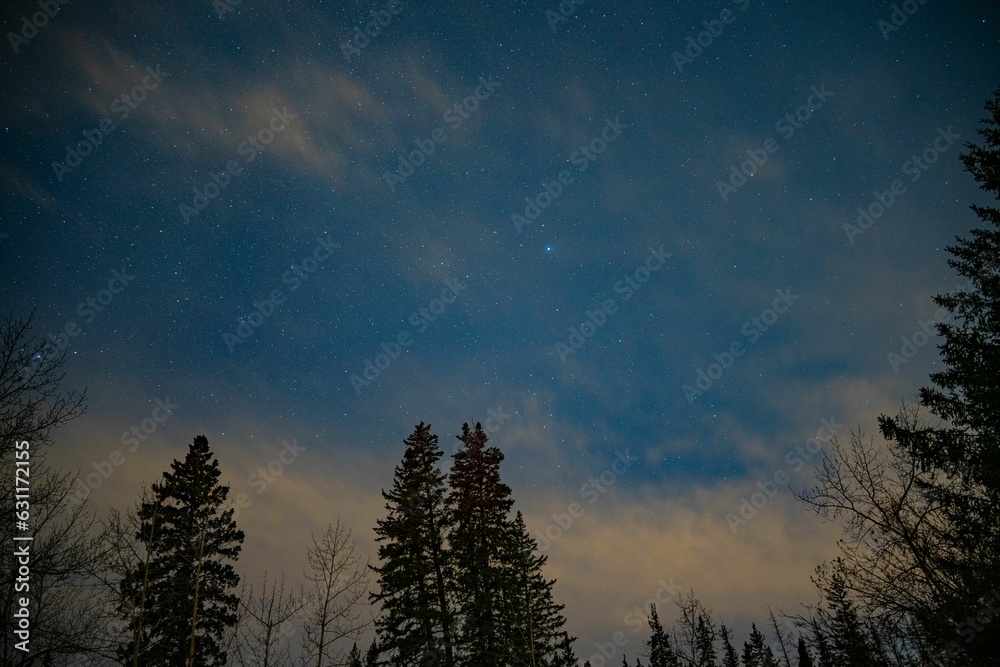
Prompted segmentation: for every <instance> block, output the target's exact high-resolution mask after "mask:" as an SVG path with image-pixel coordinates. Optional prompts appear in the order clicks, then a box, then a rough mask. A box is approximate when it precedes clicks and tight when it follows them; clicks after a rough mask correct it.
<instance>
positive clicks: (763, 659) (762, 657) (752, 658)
mask: <svg viewBox="0 0 1000 667" xmlns="http://www.w3.org/2000/svg"><path fill="white" fill-rule="evenodd" d="M751 628H752V629H751V631H750V640H749V641H747V642H744V643H743V664H744V666H745V667H778V659H777V658H775V657H774V652H773V651H772V650H771V647H770V646H767V645H766V644H765V643H764V635H763V634H761V632H760V630H758V629H757V625H756V624H753V625H752V626H751Z"/></svg>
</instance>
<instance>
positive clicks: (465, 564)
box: [449, 423, 513, 667]
mask: <svg viewBox="0 0 1000 667" xmlns="http://www.w3.org/2000/svg"><path fill="white" fill-rule="evenodd" d="M459 439H460V440H461V441H462V443H463V445H464V447H463V448H462V449H460V450H459V451H458V452H456V453H455V454H454V460H455V461H454V465H453V466H452V470H451V474H450V476H449V483H450V496H449V499H450V505H451V508H452V511H453V519H452V522H453V524H454V529H453V530H452V533H451V539H450V545H451V550H452V557H453V563H454V568H455V569H454V572H455V592H456V599H457V606H458V610H459V613H460V615H461V617H462V627H461V632H460V633H459V637H460V646H461V652H462V660H463V663H464V664H467V665H475V666H476V667H501V666H502V665H504V660H505V656H507V655H508V650H507V648H506V647H505V646H504V645H503V643H504V642H503V641H502V640H501V638H502V637H503V636H504V635H505V634H506V633H505V628H503V627H502V623H503V615H502V612H503V607H502V601H503V598H504V596H505V595H507V596H510V591H509V590H507V589H506V588H505V586H509V580H510V579H509V576H507V574H506V572H505V569H506V566H505V565H504V561H503V559H504V557H505V555H506V554H505V542H507V541H508V536H509V532H510V531H509V519H508V514H509V512H510V508H511V506H512V505H513V500H511V498H510V487H509V486H507V485H506V484H504V483H503V482H502V481H501V480H500V462H501V461H503V458H504V457H503V453H501V452H500V450H499V449H497V448H496V447H486V442H487V440H488V438H487V436H486V433H485V432H484V431H483V428H482V426H481V425H480V424H478V423H477V424H476V426H475V429H470V428H469V425H468V424H463V425H462V435H460V436H459Z"/></svg>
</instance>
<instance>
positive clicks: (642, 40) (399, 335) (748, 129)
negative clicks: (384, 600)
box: [0, 0, 1000, 660]
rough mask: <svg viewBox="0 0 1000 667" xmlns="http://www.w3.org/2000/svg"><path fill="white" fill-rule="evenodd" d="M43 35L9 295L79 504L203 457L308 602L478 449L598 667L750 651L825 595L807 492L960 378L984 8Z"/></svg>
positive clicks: (9, 59)
mask: <svg viewBox="0 0 1000 667" xmlns="http://www.w3.org/2000/svg"><path fill="white" fill-rule="evenodd" d="M50 1H51V4H52V7H50V8H49V11H50V12H55V9H54V8H58V12H57V13H55V15H54V16H52V17H51V18H50V17H48V16H45V15H44V12H43V9H40V8H39V3H38V2H37V1H36V2H25V1H23V0H16V1H15V2H12V3H7V4H6V6H5V8H4V10H3V19H2V25H3V29H4V33H5V34H6V37H5V42H6V43H5V44H4V45H3V47H2V48H0V52H2V53H3V55H2V56H0V62H2V73H0V76H2V90H3V104H2V112H0V192H2V197H3V206H2V211H0V232H2V237H0V256H2V258H3V275H4V278H3V282H2V291H0V303H2V305H3V310H4V311H5V312H10V311H13V312H14V313H15V314H18V315H20V316H25V315H27V314H28V313H29V312H30V311H31V310H32V309H34V310H35V313H36V318H37V319H36V329H35V333H36V334H38V335H45V336H50V337H51V340H53V341H54V343H53V347H54V348H65V351H66V354H67V364H66V366H67V370H68V371H69V373H68V375H67V377H66V379H65V381H64V388H66V389H71V388H83V387H86V388H87V389H88V391H89V394H90V403H89V411H88V413H87V414H86V415H85V416H84V417H83V418H81V419H79V420H77V421H75V422H73V423H72V424H71V425H70V426H68V427H66V428H64V429H62V430H61V431H59V432H57V433H56V443H55V445H54V446H53V448H52V450H51V456H50V461H51V462H53V463H55V464H56V465H60V466H64V467H66V468H68V469H72V470H80V471H81V473H82V474H83V476H84V477H86V476H87V475H88V473H94V472H95V470H96V469H98V468H101V467H102V462H104V461H109V460H110V459H111V458H112V457H114V460H115V461H116V463H114V464H113V471H112V472H111V474H110V475H109V476H108V478H107V479H104V478H100V479H99V483H97V484H96V485H95V486H94V488H92V489H87V490H86V491H87V492H88V493H89V500H88V502H89V503H90V504H91V507H92V508H93V509H94V510H95V511H97V512H99V513H103V512H105V511H107V509H108V508H109V507H112V506H115V507H119V508H124V507H125V506H127V505H128V504H130V503H131V502H134V500H135V499H136V498H137V496H138V493H139V490H140V487H141V485H142V484H143V483H149V482H152V481H155V479H156V478H157V477H158V475H159V474H160V473H161V472H163V471H164V470H167V469H168V467H169V463H170V461H171V460H173V459H174V458H182V457H183V454H184V452H185V451H186V448H187V445H188V444H189V443H190V442H191V441H192V439H193V438H194V436H196V435H199V434H204V435H206V436H207V437H208V439H209V442H210V445H211V447H212V449H213V451H214V452H215V454H216V456H217V457H218V458H219V460H220V465H221V468H222V470H223V476H224V479H225V480H226V481H227V482H228V483H229V484H230V485H231V488H232V493H233V495H238V494H241V493H242V494H245V496H244V498H246V499H249V504H248V506H246V507H244V508H241V510H240V514H239V516H238V519H237V521H238V523H239V525H240V527H241V528H243V529H244V530H245V531H246V533H247V540H246V543H245V545H244V550H243V556H242V557H241V559H240V564H239V569H240V571H241V572H243V573H244V574H246V575H247V576H249V577H250V578H251V580H256V577H258V576H259V575H260V574H261V573H263V571H264V569H270V570H271V571H272V572H278V571H285V572H287V573H288V574H289V575H290V576H292V577H297V576H299V575H300V574H301V570H302V568H303V567H304V565H305V545H306V542H307V541H308V536H309V532H310V531H321V530H322V529H323V528H324V527H325V526H326V524H327V523H330V522H333V521H335V520H336V518H337V517H338V516H340V517H342V518H343V519H344V520H345V522H346V523H347V524H348V525H349V526H350V527H351V528H352V529H353V531H354V534H355V536H356V537H357V539H358V541H359V543H360V545H361V547H362V548H363V549H364V550H365V552H366V553H368V554H373V553H374V533H373V532H372V528H373V526H374V522H375V519H376V518H378V517H379V516H381V515H382V509H381V504H382V500H381V498H380V496H379V491H380V489H382V488H388V487H389V486H390V485H391V481H392V473H393V466H394V465H396V464H397V463H398V461H399V460H400V459H401V457H402V452H403V446H402V443H401V441H402V440H403V438H405V437H406V436H407V435H408V434H409V433H410V432H411V431H412V429H413V426H414V425H415V424H416V423H417V422H420V421H424V422H429V423H430V424H432V427H433V428H432V430H433V431H434V432H436V433H437V434H438V435H439V436H440V438H441V443H442V447H443V449H444V450H445V451H446V453H447V454H449V455H450V454H451V453H452V452H453V451H454V450H455V445H456V444H457V440H456V439H455V434H456V433H458V432H459V429H460V427H461V424H462V423H463V422H465V421H468V422H470V423H472V422H475V421H481V422H483V425H484V427H485V428H486V429H487V431H488V432H489V434H490V437H491V443H492V444H494V445H496V446H498V447H500V448H501V450H502V451H503V452H504V453H505V454H506V459H505V462H504V464H503V468H502V474H503V475H504V479H505V481H507V482H508V483H509V484H510V485H511V487H512V488H513V493H514V498H515V501H516V503H515V507H516V508H518V509H521V510H522V511H523V512H524V513H525V517H526V521H527V524H528V527H529V529H530V530H531V531H532V532H533V533H534V534H535V535H536V537H537V538H538V539H539V541H540V542H541V543H542V545H543V547H544V548H545V551H546V554H547V555H548V556H549V564H548V574H549V576H552V577H556V578H558V579H559V582H558V584H557V585H556V588H555V594H556V597H557V600H558V601H561V602H563V603H565V604H566V605H567V607H566V615H567V617H568V620H569V630H570V631H571V632H572V633H574V634H576V635H577V636H578V637H579V642H578V643H577V646H576V648H577V653H578V655H579V656H580V657H581V660H582V659H584V658H587V657H589V656H590V655H591V654H592V653H593V652H594V650H595V649H594V644H595V642H601V641H606V640H607V639H608V638H609V637H610V636H611V634H612V633H613V632H615V631H618V630H621V631H624V632H625V633H626V635H627V636H628V637H629V640H630V642H631V644H630V645H629V646H627V647H626V648H625V651H626V652H627V653H628V654H629V655H630V656H631V655H635V653H636V651H637V650H638V649H639V648H640V646H639V642H640V640H641V639H644V638H645V636H646V633H645V632H636V630H637V626H635V625H630V624H628V623H626V617H627V614H629V612H630V611H631V610H632V609H633V608H635V607H636V606H642V605H643V603H644V601H645V600H646V599H648V598H651V597H653V596H655V595H656V594H657V592H658V591H662V590H665V589H666V588H669V589H670V590H671V591H674V592H675V593H676V591H678V590H688V589H691V588H693V589H694V591H695V593H696V594H698V595H699V596H700V597H701V598H702V600H703V601H704V602H705V604H706V605H707V606H708V607H709V608H711V609H713V610H714V611H715V612H716V614H717V615H718V616H719V617H720V618H721V619H722V620H724V621H725V622H727V623H728V624H730V625H732V626H735V627H736V629H737V631H738V633H740V634H738V635H737V638H738V640H739V641H740V642H742V640H743V638H745V637H744V636H742V633H744V632H745V631H746V630H748V629H749V623H750V621H751V620H755V621H757V622H760V621H761V620H763V619H764V618H766V613H767V606H768V605H770V606H771V607H772V608H774V609H776V610H777V609H781V610H784V611H788V612H797V611H799V610H800V608H799V604H800V603H804V602H814V601H815V599H816V594H815V592H814V589H813V587H812V584H811V583H810V581H809V575H810V574H811V572H812V568H813V567H814V566H815V565H817V564H819V563H820V562H821V561H822V560H824V559H826V558H829V557H831V556H832V555H834V554H835V545H834V540H835V539H836V537H837V535H838V532H837V529H836V527H834V526H829V525H823V524H822V522H821V520H820V519H819V518H817V517H815V516H814V515H812V514H810V513H809V512H808V511H807V510H806V509H805V507H804V506H802V505H801V504H799V503H797V502H796V501H795V500H794V499H793V497H792V494H791V492H790V491H789V489H788V486H789V485H791V486H793V487H796V488H799V487H804V486H807V485H808V484H810V482H811V481H812V480H813V471H814V465H815V463H816V462H817V461H818V460H819V456H818V455H817V454H816V453H815V452H816V451H817V448H818V445H819V444H820V443H821V442H822V441H829V437H830V435H831V433H836V434H838V435H839V436H840V437H842V438H846V437H848V434H849V432H850V431H851V430H852V429H857V428H858V427H860V428H862V429H864V430H865V431H866V432H869V433H870V432H873V431H877V429H876V423H875V418H876V416H877V415H878V414H879V413H882V412H886V413H893V412H895V410H896V409H897V408H898V407H899V406H900V404H901V402H902V401H904V400H907V401H912V400H913V398H914V395H915V393H916V391H917V389H918V387H919V386H921V385H922V384H926V383H927V375H928V374H929V373H931V372H933V371H935V370H936V369H939V368H940V362H939V356H938V352H937V350H936V347H935V346H936V339H935V338H934V337H931V338H930V339H928V336H927V335H926V334H924V333H922V329H921V326H922V325H921V323H922V322H923V323H924V327H925V328H927V329H930V330H933V329H932V327H931V326H930V324H929V323H930V322H932V321H933V319H934V317H935V306H934V304H933V303H932V302H931V296H932V295H933V294H936V293H939V292H943V291H951V290H954V289H957V288H958V287H959V282H958V278H957V276H956V274H955V273H954V272H953V271H952V270H951V269H950V268H949V267H948V266H947V265H946V260H947V258H948V256H949V255H948V253H947V252H946V251H945V247H946V246H947V245H948V244H949V243H951V242H952V240H953V239H954V237H955V236H956V235H959V234H964V233H966V232H967V231H968V230H970V229H972V228H973V227H975V226H977V225H978V224H979V220H978V219H977V218H976V217H975V215H974V214H973V213H972V212H971V211H970V210H969V209H968V206H969V204H970V203H972V202H980V203H984V202H985V201H986V198H985V196H984V195H983V193H981V192H980V191H979V190H978V189H977V188H976V185H975V183H974V181H973V180H972V178H971V177H970V176H969V175H968V174H967V173H966V172H964V171H963V169H962V166H961V163H960V162H959V154H960V153H961V152H962V151H963V150H964V149H963V144H964V143H965V142H967V141H973V140H976V139H977V138H978V137H977V135H976V131H977V129H979V127H980V125H979V119H980V117H982V116H983V115H984V112H983V109H982V106H983V103H984V102H985V101H986V100H987V99H989V98H990V97H991V95H992V94H993V91H994V89H995V87H996V86H997V85H998V84H1000V76H998V75H1000V67H998V66H997V65H998V62H1000V59H998V56H1000V30H998V28H1000V6H998V5H997V4H996V3H995V2H988V1H985V0H984V1H983V2H966V1H958V2H946V1H945V0H926V2H922V3H921V2H917V0H908V1H907V2H905V3H902V4H901V5H895V6H894V5H893V4H892V3H891V2H875V1H872V2H836V3H802V2H780V1H774V2H758V1H756V0H737V1H732V2H729V1H726V0H717V1H714V2H701V1H698V2H695V1H692V2H687V3H640V2H615V3H607V4H605V3H600V2H595V1H593V0H590V1H584V2H582V3H580V4H572V3H571V2H570V1H569V0H566V1H565V2H563V4H562V5H561V7H562V9H561V10H560V5H559V4H558V3H557V2H556V1H555V0H549V1H546V2H538V3H526V2H525V3H522V2H499V3H489V4H488V5H486V4H484V3H481V2H470V3H464V2H462V3H450V2H449V3H434V4H433V5H431V6H425V5H421V4H418V3H411V2H409V1H408V0H395V1H393V0H386V1H382V0H378V1H376V2H373V3H372V2H364V3H362V2H353V1H348V2H337V3H333V2H329V3H324V2H289V3H276V2H263V1H262V0H231V2H230V3H228V4H227V3H226V0H219V2H216V3H215V4H213V2H212V1H211V0H193V1H179V2H169V3H139V2H85V1H84V0H73V1H71V2H68V3H66V4H62V5H59V4H58V3H57V2H56V0H50ZM41 4H43V5H44V4H45V3H44V2H42V3H41ZM904 6H905V8H904ZM904 9H905V10H908V11H909V13H908V12H907V11H904ZM560 11H561V12H562V13H560ZM25 17H27V19H25ZM32 17H34V18H32ZM25 20H27V23H26V22H25ZM32 21H35V22H37V23H38V24H41V25H42V27H40V28H37V29H36V28H35V27H34V26H33V25H31V22H32ZM366 29H367V30H368V32H369V34H368V35H366V34H365V31H366ZM371 35H374V36H371ZM859 208H860V210H859ZM890 355H895V356H890ZM811 438H815V440H813V441H812V443H811V444H810V439H811ZM797 448H798V449H797ZM116 452H117V455H115V453H116ZM269 466H270V472H268V467H269ZM105 469H107V467H106V466H105ZM91 478H92V479H95V480H96V479H98V477H94V476H93V475H91ZM755 492H758V493H759V494H761V495H758V496H757V497H756V501H758V502H757V504H760V505H762V506H761V507H759V509H758V508H753V511H754V512H755V515H754V516H751V517H750V518H749V520H746V521H745V522H739V521H736V517H737V516H738V513H739V512H740V510H741V505H744V514H745V515H749V514H750V513H751V512H750V510H748V509H747V507H748V506H746V505H745V503H744V501H746V503H751V501H752V495H753V494H754V493H755ZM772 493H773V498H766V497H765V496H766V495H771V494H772ZM574 503H576V505H574ZM577 507H579V508H582V513H579V512H574V513H576V514H577V516H571V515H570V511H571V509H572V510H575V509H576V508H577ZM553 515H556V516H555V518H554V517H553ZM727 516H728V517H729V518H727ZM560 523H562V526H560ZM661 597H662V598H663V599H665V598H666V594H664V593H662V592H661ZM663 615H664V616H665V617H666V618H667V619H672V618H673V609H672V608H671V607H670V606H669V604H668V606H667V609H666V611H665V612H664V613H663Z"/></svg>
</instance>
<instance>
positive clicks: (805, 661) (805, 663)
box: [798, 637, 814, 667]
mask: <svg viewBox="0 0 1000 667" xmlns="http://www.w3.org/2000/svg"><path fill="white" fill-rule="evenodd" d="M798 667H814V665H813V659H812V654H811V653H809V647H808V646H806V640H805V637H799V664H798Z"/></svg>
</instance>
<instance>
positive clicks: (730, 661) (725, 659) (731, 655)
mask: <svg viewBox="0 0 1000 667" xmlns="http://www.w3.org/2000/svg"><path fill="white" fill-rule="evenodd" d="M719 635H721V636H722V667H740V658H739V655H738V654H737V653H736V649H735V648H734V647H733V641H732V639H733V636H732V631H730V629H729V628H727V627H726V625H725V623H723V624H722V627H721V628H719Z"/></svg>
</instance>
